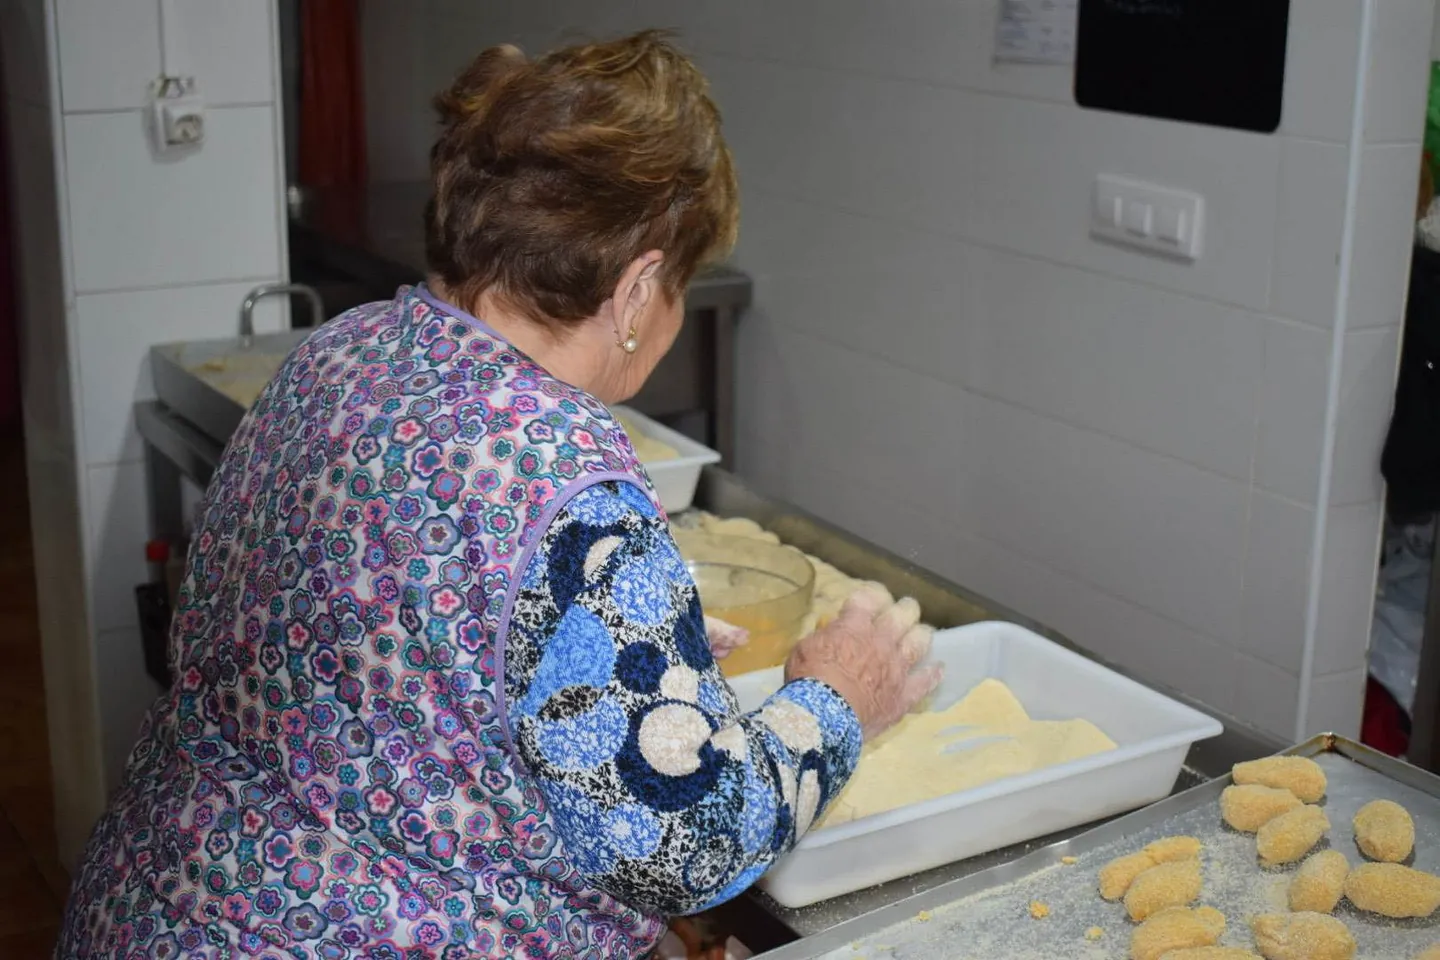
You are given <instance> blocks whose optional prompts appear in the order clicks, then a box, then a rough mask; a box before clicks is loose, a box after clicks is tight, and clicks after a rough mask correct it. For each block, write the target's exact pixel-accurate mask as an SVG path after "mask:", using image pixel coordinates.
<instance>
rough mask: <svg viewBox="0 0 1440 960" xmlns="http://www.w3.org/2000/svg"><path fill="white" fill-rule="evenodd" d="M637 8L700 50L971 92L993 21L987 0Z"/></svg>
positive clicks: (706, 1) (750, 0)
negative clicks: (897, 4) (965, 88)
mask: <svg viewBox="0 0 1440 960" xmlns="http://www.w3.org/2000/svg"><path fill="white" fill-rule="evenodd" d="M639 8H640V13H639V16H640V17H641V18H642V19H643V20H644V22H645V23H646V24H648V25H653V24H659V23H664V24H667V25H669V26H673V27H675V28H677V29H679V30H680V31H681V36H682V38H683V39H684V40H685V41H686V42H688V43H690V44H692V45H693V46H695V47H697V48H698V49H700V50H703V51H705V52H707V53H718V54H724V55H727V56H733V57H741V58H745V59H752V60H766V61H772V62H781V63H790V64H797V65H803V66H809V67H819V68H823V69H826V70H832V71H837V72H845V73H863V74H866V75H870V76H876V77H893V78H897V79H911V80H921V81H925V82H927V83H938V84H946V85H952V86H968V87H975V88H978V87H981V86H982V85H983V84H984V80H985V79H986V77H987V75H988V73H989V66H990V58H991V54H992V51H993V49H994V37H995V26H996V22H997V14H996V8H995V5H994V4H993V3H989V2H986V3H973V2H972V3H963V4H956V3H944V2H937V0H916V2H910V3H907V4H905V5H904V9H903V10H899V9H897V8H896V7H895V6H893V5H890V6H887V5H876V4H871V3H863V2H853V0H851V2H840V3H835V2H833V0H792V2H789V3H785V4H779V5H777V4H772V3H766V2H764V0H729V2H725V0H701V2H693V3H687V4H674V3H667V2H665V0H641V2H640V4H639ZM761 23H763V24H764V25H765V28H764V29H763V30H757V29H755V28H756V25H757V24H761Z"/></svg>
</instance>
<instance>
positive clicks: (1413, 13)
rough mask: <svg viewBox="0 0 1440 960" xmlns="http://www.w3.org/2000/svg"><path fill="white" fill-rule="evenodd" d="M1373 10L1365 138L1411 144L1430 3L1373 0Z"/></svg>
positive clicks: (1418, 127)
mask: <svg viewBox="0 0 1440 960" xmlns="http://www.w3.org/2000/svg"><path fill="white" fill-rule="evenodd" d="M1292 6H1293V4H1292ZM1374 7H1375V20H1374V24H1373V26H1372V28H1371V34H1370V42H1371V48H1370V76H1369V84H1368V90H1367V97H1366V100H1367V101H1368V102H1367V103H1366V105H1365V139H1366V140H1367V141H1368V142H1371V143H1376V142H1382V143H1383V142H1390V141H1396V140H1407V141H1416V140H1419V139H1420V136H1421V133H1422V132H1423V130H1424V124H1425V99H1426V96H1427V94H1428V93H1429V86H1430V40H1431V31H1432V29H1433V26H1434V16H1435V2H1434V0H1379V2H1377V3H1375V5H1374Z"/></svg>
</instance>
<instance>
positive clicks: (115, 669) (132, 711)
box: [95, 629, 160, 790]
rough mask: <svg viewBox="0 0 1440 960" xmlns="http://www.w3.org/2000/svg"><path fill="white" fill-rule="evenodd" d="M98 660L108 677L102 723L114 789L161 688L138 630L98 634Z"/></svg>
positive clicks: (102, 689)
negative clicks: (149, 666)
mask: <svg viewBox="0 0 1440 960" xmlns="http://www.w3.org/2000/svg"><path fill="white" fill-rule="evenodd" d="M95 663H96V667H97V670H98V673H99V676H101V677H104V678H105V679H104V682H103V683H101V684H100V685H99V687H100V723H101V730H102V731H103V734H104V745H103V748H102V749H103V753H102V758H103V762H104V764H105V785H106V786H107V787H108V788H110V789H111V790H113V789H115V788H116V787H118V786H119V785H120V780H121V775H122V774H123V773H124V772H125V761H126V760H127V759H128V758H129V756H130V751H131V750H133V749H134V748H135V740H136V735H137V734H138V733H139V732H140V724H141V722H142V721H143V720H144V719H145V711H147V710H149V709H150V707H151V705H152V704H154V703H155V700H156V698H157V697H158V696H159V695H160V688H159V686H157V685H156V683H155V681H153V680H151V679H150V678H149V677H148V676H146V674H145V660H144V655H143V653H142V652H141V649H140V631H138V630H135V629H130V630H106V631H101V632H100V633H99V634H97V635H96V637H95Z"/></svg>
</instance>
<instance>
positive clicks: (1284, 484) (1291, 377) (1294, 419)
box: [1255, 318, 1331, 503]
mask: <svg viewBox="0 0 1440 960" xmlns="http://www.w3.org/2000/svg"><path fill="white" fill-rule="evenodd" d="M1264 323H1265V374H1264V377H1263V378H1262V381H1261V384H1262V385H1261V390H1260V411H1259V417H1258V426H1257V435H1256V446H1255V482H1256V483H1257V484H1258V485H1259V486H1260V487H1261V488H1263V489H1265V490H1268V491H1270V492H1272V493H1278V494H1280V495H1281V496H1284V497H1288V498H1290V499H1291V500H1298V501H1300V502H1302V503H1314V502H1315V497H1316V496H1317V494H1318V492H1319V486H1320V448H1321V442H1322V439H1323V437H1324V433H1325V395H1326V389H1325V385H1326V383H1328V382H1329V379H1330V339H1331V335H1330V331H1328V330H1321V329H1319V328H1316V327H1311V326H1307V325H1303V324H1298V323H1293V322H1290V321H1286V320H1279V319H1275V318H1266V319H1265V321H1264Z"/></svg>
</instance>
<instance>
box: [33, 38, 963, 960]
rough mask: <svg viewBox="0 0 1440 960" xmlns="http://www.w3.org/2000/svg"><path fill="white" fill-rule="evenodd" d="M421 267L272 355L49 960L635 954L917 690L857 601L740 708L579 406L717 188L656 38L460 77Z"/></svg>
mask: <svg viewBox="0 0 1440 960" xmlns="http://www.w3.org/2000/svg"><path fill="white" fill-rule="evenodd" d="M438 105H439V109H440V114H441V120H442V127H441V132H440V135H439V141H438V142H437V143H436V145H435V148H434V151H433V154H432V158H433V159H432V165H433V179H434V199H433V201H432V203H431V205H430V208H429V210H428V212H427V225H428V237H429V244H428V255H429V260H430V266H431V278H430V280H429V281H428V282H427V284H425V285H424V286H422V287H418V288H414V289H402V290H400V291H399V293H398V294H397V295H396V297H395V299H394V300H392V301H389V302H384V303H374V304H370V305H368V306H363V307H360V308H357V309H355V310H352V311H350V312H348V313H346V314H344V315H342V316H340V317H338V318H336V319H335V320H333V321H332V322H330V323H329V324H327V325H326V326H324V327H323V328H321V329H319V330H318V331H316V332H315V333H314V334H313V335H312V336H311V337H310V338H309V339H308V340H307V341H306V342H305V343H304V344H303V345H302V346H300V347H299V348H298V349H297V350H296V351H295V353H294V354H293V355H292V356H291V357H290V358H289V359H288V360H287V361H286V362H285V364H284V366H283V367H282V369H281V370H280V372H279V373H278V374H277V375H276V377H275V379H274V381H273V382H272V383H271V384H270V385H269V387H268V388H266V390H265V391H264V392H263V394H262V395H261V396H260V398H259V399H258V400H257V402H256V403H255V406H254V408H253V409H252V410H251V412H250V414H249V415H248V416H247V418H246V419H245V421H244V423H243V424H242V425H241V426H240V429H239V430H238V432H237V433H236V435H235V436H234V438H233V439H232V440H231V442H230V446H229V448H228V450H227V451H226V453H225V457H224V460H223V462H222V463H221V465H220V468H219V470H218V472H217V473H216V475H215V478H214V481H213V482H212V483H211V486H210V489H209V491H208V493H207V495H206V499H205V501H204V504H203V506H202V508H201V510H200V514H199V518H198V521H197V528H196V531H195V535H194V539H193V546H192V549H191V553H190V557H189V570H188V575H187V577H186V579H185V582H184V586H183V587H182V589H181V592H180V599H179V605H178V610H177V613H176V617H175V623H174V628H173V634H172V637H171V656H172V657H173V663H174V667H175V673H176V676H177V680H176V683H175V686H174V689H173V690H171V691H170V692H169V693H168V694H167V695H166V696H165V697H163V698H162V699H161V700H160V701H159V702H158V703H157V704H156V706H155V707H154V708H153V710H152V711H151V714H150V716H149V718H148V719H147V722H146V724H145V726H144V729H143V730H142V731H141V739H140V742H139V745H138V746H137V747H136V748H135V750H134V752H133V754H132V756H131V758H130V761H129V765H128V768H127V770H126V776H125V780H124V784H123V786H122V787H121V789H120V790H119V792H118V793H117V794H116V795H115V797H114V798H113V800H112V801H111V805H110V808H109V810H108V812H107V813H106V815H105V817H104V818H103V819H102V820H101V822H100V824H99V826H98V827H97V828H96V831H95V834H94V837H93V839H92V840H91V843H90V846H89V851H88V853H87V856H86V859H85V862H84V864H83V865H82V867H81V868H80V871H79V873H78V875H77V877H76V880H75V887H74V891H73V894H72V896H71V902H70V905H69V910H68V914H67V918H66V923H65V929H64V933H63V935H62V938H61V942H60V945H59V947H58V955H59V956H61V957H66V958H68V957H127V958H128V957H146V958H151V957H155V958H170V957H222V956H223V957H231V956H235V957H241V956H244V957H257V956H259V957H275V958H281V957H295V958H310V957H315V958H321V957H326V958H330V957H337V958H343V957H354V958H361V957H364V958H389V957H395V958H399V957H406V958H411V957H416V958H418V957H426V958H442V957H443V958H450V957H474V956H479V957H495V956H506V957H510V956H534V957H572V956H575V957H636V956H643V955H645V954H646V953H647V952H649V951H650V950H651V949H652V948H653V946H654V945H655V943H656V942H657V940H658V939H659V936H660V934H661V932H662V931H663V929H664V925H665V919H666V917H668V916H671V915H675V914H683V913H688V912H693V911H698V910H701V909H704V908H705V907H707V906H709V905H712V904H716V903H719V902H721V901H724V900H725V899H726V898H729V897H732V896H734V895H735V894H737V893H739V892H740V891H742V890H744V889H745V888H746V887H747V886H748V885H749V884H750V883H752V882H753V881H754V880H755V878H756V877H758V876H760V874H761V873H763V872H764V871H765V869H766V868H767V867H768V866H770V864H772V863H773V862H774V861H775V859H776V858H777V857H779V856H780V855H782V854H783V853H785V852H786V851H787V850H788V849H789V848H790V847H791V846H792V845H793V844H794V843H795V841H796V839H797V838H798V837H799V836H800V835H802V834H803V833H804V832H805V830H806V829H807V828H808V827H809V826H810V825H811V823H813V822H814V821H815V819H816V818H817V817H818V816H819V815H820V814H821V813H822V811H823V810H824V808H825V805H826V803H827V802H828V801H829V800H830V799H831V798H832V797H834V796H835V795H836V793H837V792H838V791H839V790H840V789H841V787H842V786H843V785H844V784H845V782H846V779H847V778H848V777H849V776H850V773H851V771H852V768H853V767H854V766H855V763H856V760H857V758H858V756H859V752H860V745H861V740H862V736H864V735H870V734H873V733H875V732H877V731H879V730H882V729H883V728H885V727H887V726H888V725H890V724H892V723H893V722H895V721H896V720H897V719H899V717H900V716H902V715H903V714H904V713H905V712H906V711H907V710H908V709H910V708H911V707H912V706H913V705H914V704H915V703H916V702H917V701H918V700H919V699H920V698H922V697H923V696H924V695H925V694H926V693H928V692H929V691H930V690H931V689H932V688H933V686H934V684H935V682H936V681H937V679H938V674H937V672H936V671H935V669H934V668H931V667H924V666H917V665H919V664H920V662H921V660H922V659H923V658H924V656H925V653H926V649H927V646H928V634H926V633H925V631H924V629H923V628H921V627H917V626H916V620H917V610H916V608H915V606H914V604H913V603H912V602H909V601H906V602H902V603H900V604H892V603H891V602H890V601H889V599H888V597H885V596H883V595H882V594H881V593H878V592H862V593H861V594H860V595H859V596H858V597H857V598H856V599H855V600H853V601H852V602H851V603H850V605H849V606H848V607H847V608H846V609H845V611H844V612H843V613H842V615H841V616H840V617H839V618H838V620H836V621H835V622H834V623H833V624H831V625H829V626H828V627H826V628H824V629H822V630H820V631H819V632H817V633H816V634H814V635H812V636H811V637H809V638H807V639H806V640H804V641H802V642H801V643H800V644H799V645H798V647H797V649H796V650H795V652H794V654H793V655H792V656H791V657H790V659H789V662H788V665H787V668H786V680H787V683H786V685H785V686H784V688H783V689H781V690H780V691H779V692H778V693H777V694H775V695H774V697H772V698H771V699H770V700H769V701H768V702H767V703H766V704H765V705H764V707H763V708H762V709H761V710H759V711H758V712H756V713H753V714H747V715H742V714H741V713H740V712H739V710H738V708H737V706H736V701H735V698H734V695H733V694H732V692H731V691H730V690H729V688H728V687H727V686H726V684H725V681H724V680H723V679H722V677H721V674H720V673H719V671H718V669H717V667H716V663H715V657H714V652H713V651H712V648H711V645H710V641H709V640H708V639H707V631H706V627H705V622H704V619H703V615H702V613H701V609H700V606H699V603H698V601H697V599H696V592H695V587H694V584H693V582H692V581H691V579H690V576H689V574H688V573H687V571H686V567H685V564H684V563H683V562H682V561H681V558H680V556H679V553H678V552H677V550H676V547H675V544H674V542H673V541H672V540H671V538H670V535H669V530H668V526H667V523H666V519H665V517H664V515H663V513H662V511H661V510H660V508H659V507H658V506H657V505H656V502H655V498H654V495H653V494H652V492H651V488H650V484H649V481H648V480H647V479H646V476H645V471H644V470H643V469H642V467H641V465H640V464H639V462H638V461H637V460H636V457H635V454H634V452H633V450H632V448H631V445H630V443H629V441H628V440H627V439H626V437H625V435H624V433H623V431H622V430H621V429H620V427H619V425H618V424H617V422H616V421H615V419H613V418H612V416H611V414H610V413H609V412H608V411H607V409H606V406H605V404H606V403H610V402H614V401H618V400H622V399H624V398H626V397H629V396H631V395H632V394H634V393H635V391H636V390H638V389H639V388H640V386H641V384H642V383H643V382H644V381H645V378H646V377H647V376H648V375H649V373H650V372H651V371H652V370H653V369H654V368H655V365H656V364H657V363H658V362H659V360H660V358H661V357H662V356H663V355H664V354H665V352H666V350H667V349H668V348H669V347H670V345H671V343H672V342H673V341H674V339H675V336H676V334H677V332H678V331H679V329H680V324H681V322H682V317H683V301H684V293H685V288H686V285H687V283H688V282H689V281H690V279H691V278H692V277H693V276H694V274H695V272H696V270H697V269H698V267H699V266H700V265H701V264H702V263H704V262H705V261H706V260H707V259H710V258H714V257H717V256H720V255H723V253H724V252H725V251H726V250H727V248H728V246H729V245H730V243H731V241H732V240H733V237H734V234H735V230H736V216H737V213H736V185H735V175H734V170H733V167H732V164H731V159H730V154H729V152H728V150H727V148H726V146H725V143H724V141H723V140H722V139H721V136H720V122H719V116H718V113H717V111H716V109H715V106H714V104H713V103H712V102H711V101H710V99H709V97H708V96H707V94H706V86H705V83H704V80H703V79H702V78H701V76H700V75H699V73H698V72H697V71H696V69H695V68H694V67H693V66H692V65H691V64H690V63H689V62H688V61H687V60H686V59H685V58H684V57H682V56H681V55H680V54H678V53H677V52H676V51H675V50H674V49H673V48H672V47H671V46H669V45H668V44H667V43H666V42H665V41H664V40H663V38H661V37H659V36H657V35H654V34H641V35H639V36H635V37H631V38H629V39H625V40H621V41H617V42H613V43H602V44H593V45H586V46H579V47H573V48H570V49H566V50H561V51H559V52H557V53H553V54H551V55H549V56H546V57H544V58H542V59H538V60H534V61H529V60H526V59H525V58H524V57H522V56H521V55H520V53H519V52H518V51H516V50H514V49H513V48H508V47H501V48H496V49H493V50H489V51H486V52H485V53H482V54H481V55H480V56H479V57H478V58H477V59H476V60H475V62H474V63H473V64H472V65H471V66H470V68H469V69H468V70H467V71H466V72H465V73H464V74H463V75H462V76H461V77H460V78H459V79H458V80H457V81H456V82H455V84H454V85H453V86H452V87H451V88H450V89H449V90H448V91H446V92H445V93H444V94H442V95H441V96H440V98H439V100H438Z"/></svg>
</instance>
